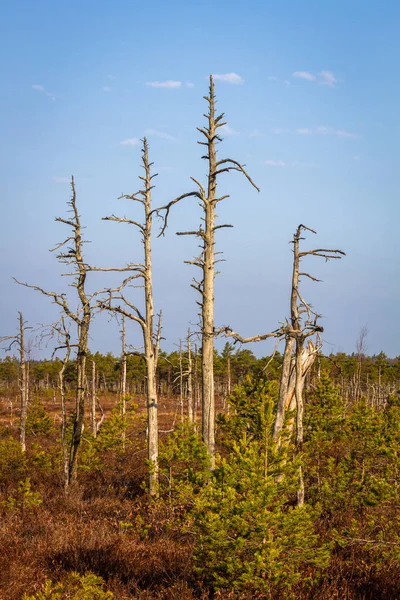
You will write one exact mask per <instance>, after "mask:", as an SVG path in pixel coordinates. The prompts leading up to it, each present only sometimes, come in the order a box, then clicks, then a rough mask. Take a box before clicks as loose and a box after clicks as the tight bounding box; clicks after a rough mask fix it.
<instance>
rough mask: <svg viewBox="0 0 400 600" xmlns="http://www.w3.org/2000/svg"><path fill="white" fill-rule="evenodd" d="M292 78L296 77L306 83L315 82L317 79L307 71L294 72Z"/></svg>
mask: <svg viewBox="0 0 400 600" xmlns="http://www.w3.org/2000/svg"><path fill="white" fill-rule="evenodd" d="M292 75H293V77H298V78H299V79H305V80H306V81H315V80H316V79H317V78H316V76H315V75H313V74H312V73H309V71H295V72H294V73H292Z"/></svg>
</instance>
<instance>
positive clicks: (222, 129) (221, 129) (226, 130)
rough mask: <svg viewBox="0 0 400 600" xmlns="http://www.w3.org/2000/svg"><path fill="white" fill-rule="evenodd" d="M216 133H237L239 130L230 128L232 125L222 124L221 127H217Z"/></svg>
mask: <svg viewBox="0 0 400 600" xmlns="http://www.w3.org/2000/svg"><path fill="white" fill-rule="evenodd" d="M218 133H220V134H221V135H239V132H238V131H235V129H232V127H229V125H222V127H219V130H218Z"/></svg>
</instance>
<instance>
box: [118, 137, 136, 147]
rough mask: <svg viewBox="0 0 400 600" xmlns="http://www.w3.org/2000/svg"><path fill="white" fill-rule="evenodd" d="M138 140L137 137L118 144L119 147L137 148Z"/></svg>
mask: <svg viewBox="0 0 400 600" xmlns="http://www.w3.org/2000/svg"><path fill="white" fill-rule="evenodd" d="M139 144H140V140H139V138H137V137H133V138H128V139H127V140H123V141H122V142H120V145H121V146H139Z"/></svg>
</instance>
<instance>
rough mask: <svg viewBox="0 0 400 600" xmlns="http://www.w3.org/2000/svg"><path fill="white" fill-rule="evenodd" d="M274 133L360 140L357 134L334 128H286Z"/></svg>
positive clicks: (273, 131) (279, 128)
mask: <svg viewBox="0 0 400 600" xmlns="http://www.w3.org/2000/svg"><path fill="white" fill-rule="evenodd" d="M272 133H274V134H275V135H281V134H285V133H288V134H295V135H313V134H318V135H336V136H338V137H344V138H353V139H356V138H358V135H357V134H356V133H352V132H351V131H346V130H345V129H334V128H333V127H326V126H320V127H317V128H316V129H311V128H309V127H298V128H297V129H288V128H284V127H275V128H274V129H272Z"/></svg>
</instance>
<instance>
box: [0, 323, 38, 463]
mask: <svg viewBox="0 0 400 600" xmlns="http://www.w3.org/2000/svg"><path fill="white" fill-rule="evenodd" d="M27 329H32V327H27V326H26V321H24V318H23V316H22V312H19V313H18V334H17V335H9V336H5V337H2V338H0V343H2V342H6V341H10V344H9V346H8V347H7V348H6V351H7V352H9V351H10V350H11V348H12V347H13V346H14V344H16V345H17V347H18V352H19V370H20V377H19V392H20V422H19V423H20V424H19V443H20V444H21V449H22V452H25V451H26V419H27V416H28V402H29V377H28V367H27V364H26V358H25V331H26V330H27Z"/></svg>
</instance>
